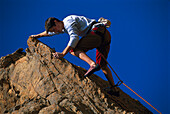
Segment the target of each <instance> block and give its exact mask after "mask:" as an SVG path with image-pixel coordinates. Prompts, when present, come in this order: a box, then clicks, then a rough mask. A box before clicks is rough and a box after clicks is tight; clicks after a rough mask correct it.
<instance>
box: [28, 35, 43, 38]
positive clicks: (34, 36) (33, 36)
mask: <svg viewBox="0 0 170 114" xmlns="http://www.w3.org/2000/svg"><path fill="white" fill-rule="evenodd" d="M30 37H31V38H40V37H41V36H40V35H38V34H37V35H31V36H30Z"/></svg>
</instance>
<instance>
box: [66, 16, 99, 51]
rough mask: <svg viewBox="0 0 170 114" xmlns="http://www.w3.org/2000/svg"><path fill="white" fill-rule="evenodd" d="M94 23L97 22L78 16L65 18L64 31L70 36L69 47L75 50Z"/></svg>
mask: <svg viewBox="0 0 170 114" xmlns="http://www.w3.org/2000/svg"><path fill="white" fill-rule="evenodd" d="M94 21H96V20H95V19H89V18H86V17H84V16H77V15H70V16H67V17H66V18H64V20H63V23H64V30H65V32H66V33H67V34H69V36H70V40H69V42H68V46H71V47H73V48H75V47H76V45H77V43H78V41H79V36H81V37H83V36H85V35H86V33H87V32H88V30H89V28H90V25H91V24H92V22H94Z"/></svg>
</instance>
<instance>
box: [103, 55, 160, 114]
mask: <svg viewBox="0 0 170 114" xmlns="http://www.w3.org/2000/svg"><path fill="white" fill-rule="evenodd" d="M100 54H101V55H102V57H103V59H104V60H105V61H106V62H107V60H106V58H105V57H104V55H103V54H102V53H101V52H100ZM107 64H108V65H109V67H110V68H111V69H112V71H113V72H114V74H115V75H116V76H117V78H118V79H119V80H120V82H121V83H122V84H123V85H124V86H126V87H127V88H128V89H129V90H131V91H132V92H133V93H135V94H136V95H137V96H138V97H139V98H141V99H142V100H143V101H145V102H146V103H147V104H148V105H149V106H151V107H152V108H153V109H155V110H156V111H157V112H158V113H160V114H162V113H161V112H160V111H159V110H157V109H156V108H155V107H153V106H152V105H151V104H150V103H149V102H147V101H146V100H145V99H144V98H142V97H141V96H140V95H139V94H137V93H136V92H135V91H133V90H132V89H131V88H130V87H129V86H127V85H126V84H125V83H124V82H123V81H122V80H121V79H120V78H119V76H118V75H117V73H116V72H115V71H114V70H113V68H112V67H111V65H110V64H109V63H108V62H107Z"/></svg>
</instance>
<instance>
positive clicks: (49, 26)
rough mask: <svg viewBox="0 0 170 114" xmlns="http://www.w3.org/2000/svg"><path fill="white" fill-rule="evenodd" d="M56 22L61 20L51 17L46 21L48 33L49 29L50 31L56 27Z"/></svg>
mask: <svg viewBox="0 0 170 114" xmlns="http://www.w3.org/2000/svg"><path fill="white" fill-rule="evenodd" d="M54 20H56V21H58V22H60V20H59V19H57V18H55V17H49V18H48V19H47V20H46V21H45V29H46V32H47V33H48V32H49V29H50V28H52V27H53V26H56V25H55V22H54Z"/></svg>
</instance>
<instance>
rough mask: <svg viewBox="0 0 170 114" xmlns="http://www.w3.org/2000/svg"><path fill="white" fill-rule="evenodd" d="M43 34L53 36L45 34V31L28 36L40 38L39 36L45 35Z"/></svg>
mask: <svg viewBox="0 0 170 114" xmlns="http://www.w3.org/2000/svg"><path fill="white" fill-rule="evenodd" d="M45 36H53V35H49V34H47V32H46V31H44V32H42V33H40V34H36V35H31V36H30V37H32V38H40V37H45Z"/></svg>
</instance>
